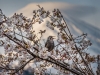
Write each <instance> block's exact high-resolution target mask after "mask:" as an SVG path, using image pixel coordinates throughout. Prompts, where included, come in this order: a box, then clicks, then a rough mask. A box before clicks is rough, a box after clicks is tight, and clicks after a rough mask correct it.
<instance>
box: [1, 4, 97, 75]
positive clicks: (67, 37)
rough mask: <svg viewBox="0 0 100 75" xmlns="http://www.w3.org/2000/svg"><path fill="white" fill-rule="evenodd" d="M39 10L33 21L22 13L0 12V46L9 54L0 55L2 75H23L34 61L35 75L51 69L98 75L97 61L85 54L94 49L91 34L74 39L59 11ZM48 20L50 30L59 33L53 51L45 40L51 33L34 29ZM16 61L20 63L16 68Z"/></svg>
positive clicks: (41, 8) (74, 74) (34, 14)
mask: <svg viewBox="0 0 100 75" xmlns="http://www.w3.org/2000/svg"><path fill="white" fill-rule="evenodd" d="M38 7H39V9H37V10H34V11H33V17H32V19H28V18H27V17H25V16H24V15H23V14H22V13H20V14H16V13H15V14H14V15H13V16H12V17H6V16H5V15H4V14H3V12H2V10H0V46H1V47H3V48H2V49H4V51H5V55H3V54H0V69H1V72H0V73H1V74H0V75H6V74H8V75H22V74H23V71H24V68H25V67H26V66H27V65H28V64H29V63H30V62H31V63H33V65H32V68H31V70H32V72H33V73H34V74H35V75H45V74H46V72H47V71H48V67H49V68H50V67H53V68H54V69H56V70H57V74H60V73H61V74H63V75H70V74H73V75H94V73H93V69H92V67H91V64H90V63H94V62H96V57H95V56H90V55H89V53H86V52H85V51H86V50H87V48H88V46H91V42H90V41H89V40H87V39H86V36H87V34H82V35H80V36H78V37H74V36H73V35H72V34H71V32H70V30H69V28H68V25H67V23H66V21H65V20H64V17H63V15H62V14H61V12H60V11H59V9H54V10H53V11H52V13H50V12H49V11H46V10H44V8H43V7H40V6H39V5H38ZM44 19H49V20H48V21H47V23H46V26H47V27H48V28H50V29H51V30H52V31H54V30H57V31H58V32H57V34H56V36H57V39H56V40H55V42H56V43H55V47H54V49H53V50H52V51H51V52H48V51H47V49H46V48H45V46H44V41H43V38H42V37H43V35H45V32H46V31H47V30H40V31H39V32H38V34H37V33H36V32H35V30H34V26H35V24H36V23H37V22H38V23H39V24H41V23H42V22H43V21H44ZM38 35H39V36H38ZM14 62H19V64H18V65H17V66H13V65H12V63H14Z"/></svg>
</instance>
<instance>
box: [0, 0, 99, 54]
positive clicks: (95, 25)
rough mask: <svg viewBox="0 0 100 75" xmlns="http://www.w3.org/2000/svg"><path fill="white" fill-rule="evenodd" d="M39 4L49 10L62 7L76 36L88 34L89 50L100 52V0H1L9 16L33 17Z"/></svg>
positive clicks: (0, 5) (1, 4)
mask: <svg viewBox="0 0 100 75" xmlns="http://www.w3.org/2000/svg"><path fill="white" fill-rule="evenodd" d="M38 4H39V5H40V6H41V7H44V9H45V10H49V11H52V10H53V9H54V8H56V9H60V11H61V12H62V14H63V16H64V18H65V20H66V22H67V24H68V26H69V28H70V30H71V32H72V34H73V35H74V36H78V35H81V34H82V33H87V34H88V39H89V40H90V41H91V42H92V46H91V47H89V49H88V52H89V53H90V54H92V55H97V54H100V0H81V1H80V0H0V9H2V11H3V13H4V14H5V15H6V16H7V17H10V16H12V15H13V14H14V13H15V12H16V13H23V14H24V15H25V16H27V17H28V18H31V17H32V12H33V10H34V9H37V8H38V7H37V5H38ZM41 28H45V25H43V26H38V25H36V27H35V29H36V30H40V29H41ZM49 32H50V34H51V35H55V33H53V32H51V31H49ZM47 36H49V35H48V33H47ZM0 53H2V50H1V51H0Z"/></svg>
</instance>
